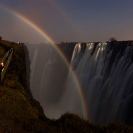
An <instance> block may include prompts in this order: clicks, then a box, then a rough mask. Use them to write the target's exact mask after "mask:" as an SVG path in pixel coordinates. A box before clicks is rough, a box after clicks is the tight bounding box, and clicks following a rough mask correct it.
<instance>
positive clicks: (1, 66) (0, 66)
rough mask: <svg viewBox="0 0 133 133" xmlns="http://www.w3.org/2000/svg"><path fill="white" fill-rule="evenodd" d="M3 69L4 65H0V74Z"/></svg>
mask: <svg viewBox="0 0 133 133" xmlns="http://www.w3.org/2000/svg"><path fill="white" fill-rule="evenodd" d="M3 68H4V63H1V64H0V73H1V72H2V69H3Z"/></svg>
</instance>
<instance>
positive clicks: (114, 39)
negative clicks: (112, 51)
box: [109, 37, 117, 42]
mask: <svg viewBox="0 0 133 133" xmlns="http://www.w3.org/2000/svg"><path fill="white" fill-rule="evenodd" d="M109 41H110V42H113V41H117V40H116V38H114V37H111V38H110V39H109Z"/></svg>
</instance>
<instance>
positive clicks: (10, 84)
mask: <svg viewBox="0 0 133 133" xmlns="http://www.w3.org/2000/svg"><path fill="white" fill-rule="evenodd" d="M10 47H14V54H13V58H12V60H11V64H10V66H9V69H8V71H7V73H6V76H5V79H4V82H3V83H2V84H1V85H0V133H45V132H46V133H49V132H51V133H56V132H57V133H66V132H68V133H70V132H77V133H78V132H82V133H84V132H105V133H107V132H133V127H132V126H127V125H125V124H109V125H107V126H104V125H93V124H90V123H89V122H88V121H87V120H84V119H82V118H80V117H79V116H77V115H75V114H70V113H66V114H63V115H62V116H61V117H60V118H59V119H58V120H49V119H48V118H46V117H45V115H43V114H42V112H40V110H39V108H38V106H39V105H38V106H36V105H35V100H33V98H32V95H31V94H30V93H29V91H28V90H27V89H28V88H26V83H27V81H26V59H25V57H26V56H25V52H24V46H23V45H20V44H17V43H13V42H9V41H5V40H0V57H2V56H3V55H4V54H5V53H6V51H7V50H8V49H9V48H10ZM44 113H45V110H44Z"/></svg>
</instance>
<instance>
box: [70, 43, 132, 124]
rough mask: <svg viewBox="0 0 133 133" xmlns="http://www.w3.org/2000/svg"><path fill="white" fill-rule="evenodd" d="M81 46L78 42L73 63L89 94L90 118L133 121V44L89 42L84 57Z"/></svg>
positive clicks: (108, 120)
mask: <svg viewBox="0 0 133 133" xmlns="http://www.w3.org/2000/svg"><path fill="white" fill-rule="evenodd" d="M81 47H82V45H81V46H80V47H79V44H77V45H76V46H75V49H74V52H73V58H72V60H71V64H72V65H73V67H74V68H75V69H74V71H75V73H76V75H77V77H78V80H79V82H80V84H81V86H82V90H83V92H84V95H85V99H86V102H87V110H88V111H87V113H88V119H89V121H90V122H92V123H109V122H116V121H117V122H126V123H129V124H132V123H133V114H132V111H133V70H132V69H133V63H132V55H133V51H132V45H129V44H123V43H122V42H121V43H120V44H119V43H118V44H114V43H113V42H112V44H111V43H108V44H107V43H88V44H86V49H85V52H84V53H82V57H81ZM75 51H78V52H77V54H75ZM74 55H75V56H74ZM79 56H80V57H81V58H79ZM77 62H78V63H77Z"/></svg>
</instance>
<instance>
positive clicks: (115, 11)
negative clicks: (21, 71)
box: [0, 0, 133, 43]
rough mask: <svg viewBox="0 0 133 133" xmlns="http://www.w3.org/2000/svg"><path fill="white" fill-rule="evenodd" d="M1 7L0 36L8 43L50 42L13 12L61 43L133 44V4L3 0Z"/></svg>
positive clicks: (126, 0)
mask: <svg viewBox="0 0 133 133" xmlns="http://www.w3.org/2000/svg"><path fill="white" fill-rule="evenodd" d="M0 5H1V6H0V36H2V37H3V39H6V40H10V41H22V42H28V43H40V42H45V41H46V39H45V38H44V37H42V36H41V35H40V34H39V33H38V32H37V31H36V30H35V29H33V28H32V27H30V25H27V24H26V23H25V22H23V21H22V20H21V19H19V18H18V17H16V16H15V15H14V14H13V13H12V12H11V10H13V11H15V12H17V13H19V14H21V15H23V16H25V17H26V18H28V19H29V20H30V21H32V22H33V23H35V24H36V25H37V26H39V27H40V28H41V29H42V30H43V31H45V32H46V33H47V35H48V36H49V37H50V38H52V39H53V40H54V41H55V42H58V43H59V42H93V41H108V40H109V38H111V37H115V38H116V39H117V40H133V0H0ZM3 5H4V6H3ZM1 7H2V8H1ZM3 7H4V8H3Z"/></svg>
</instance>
